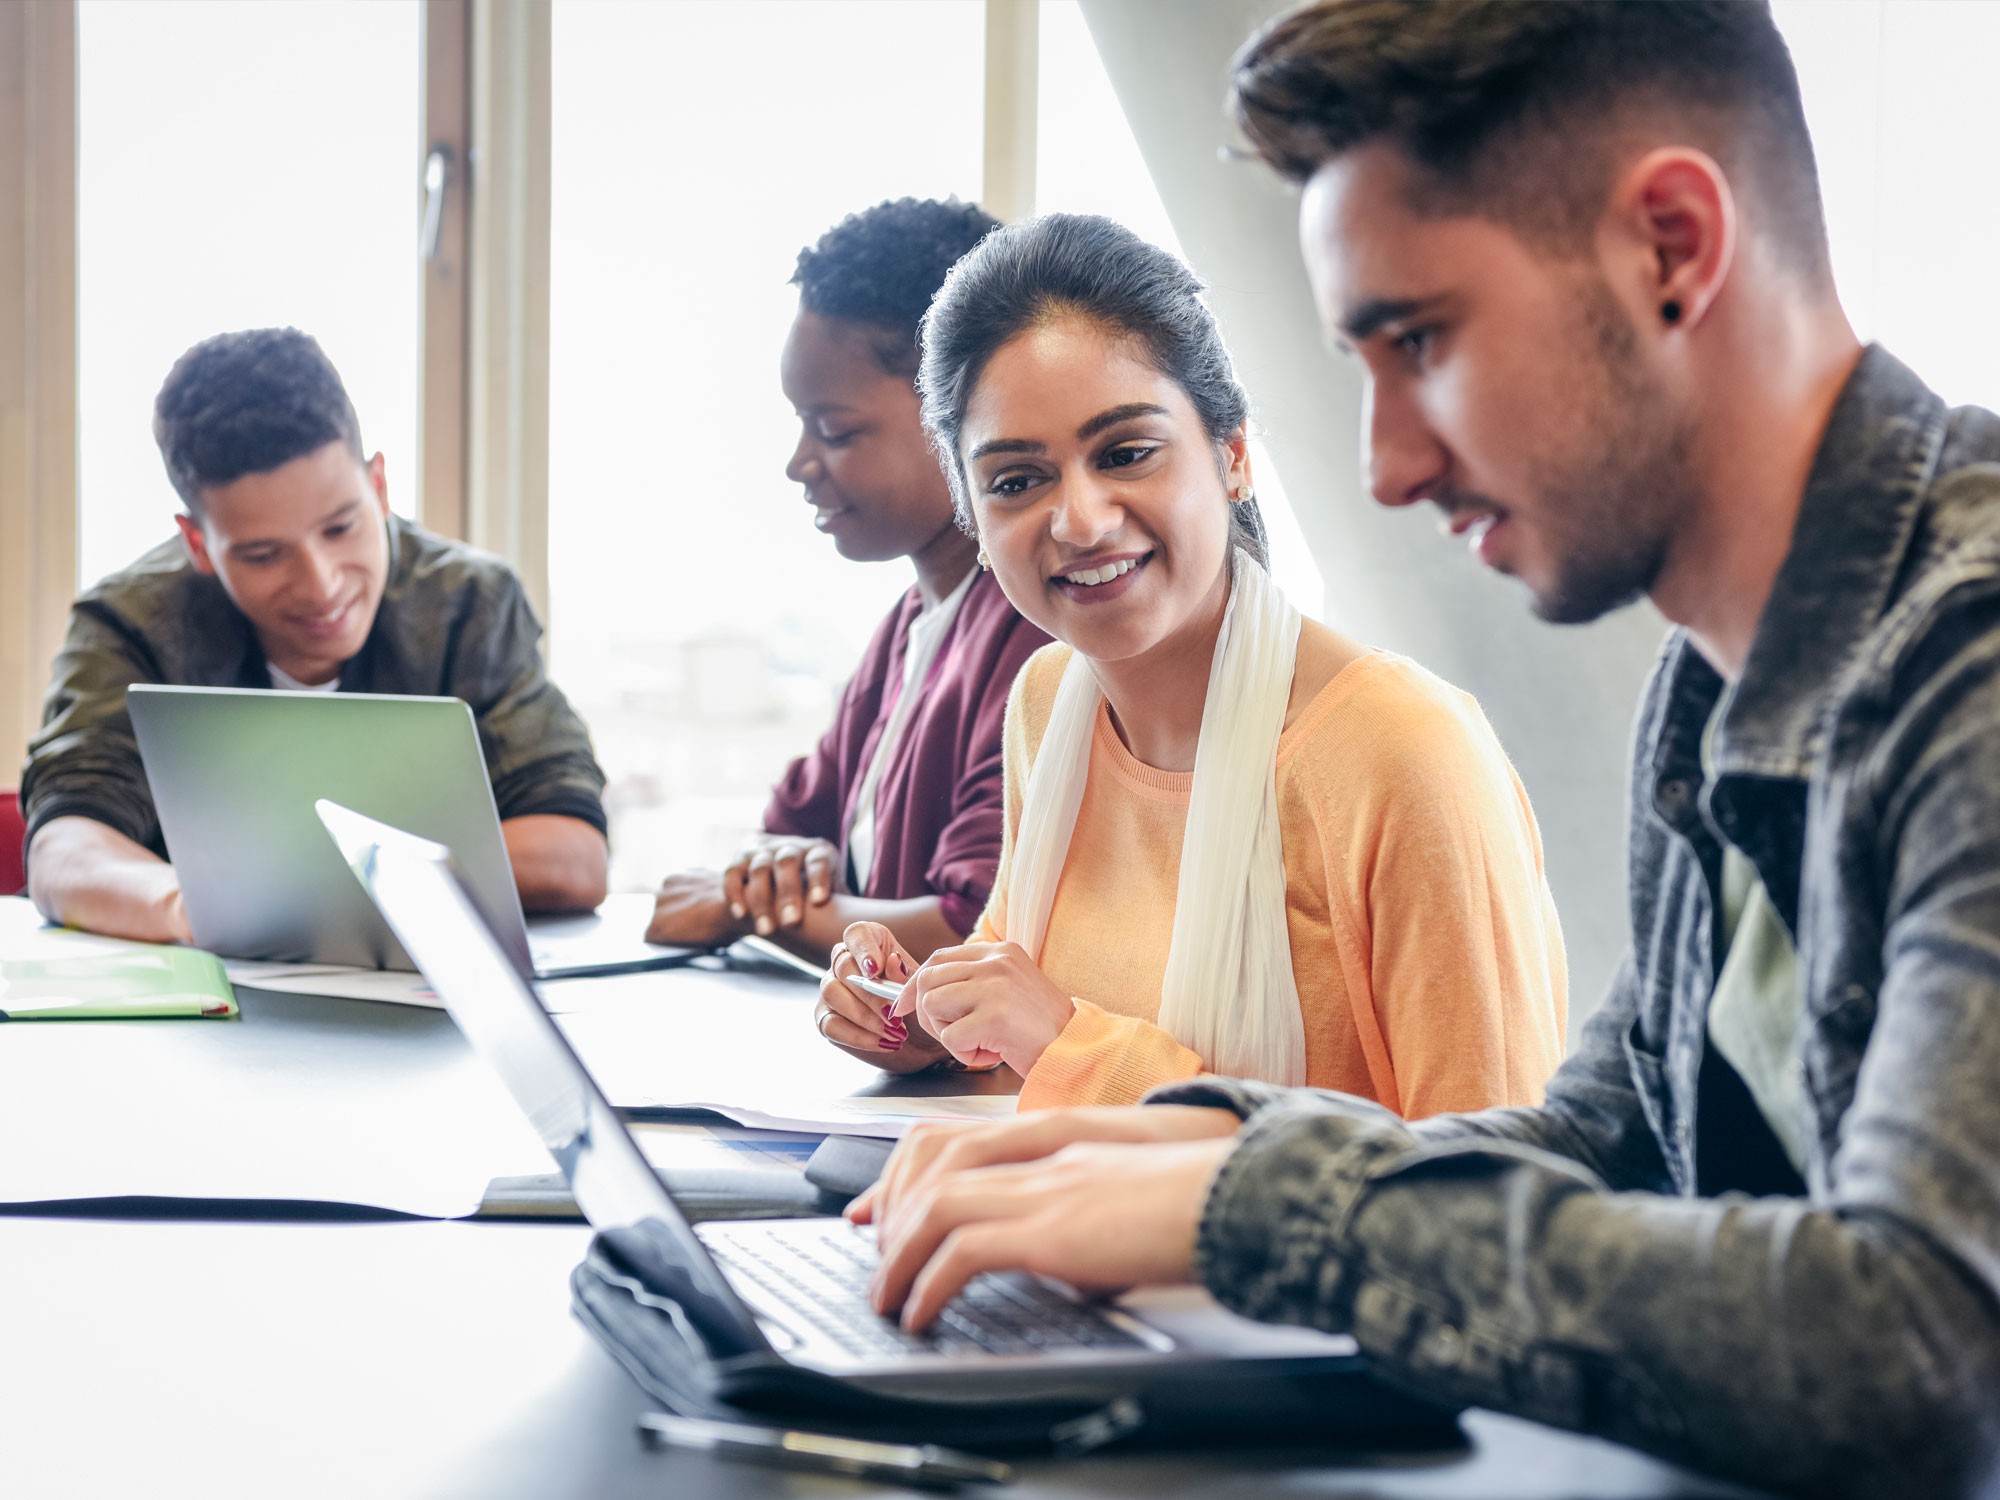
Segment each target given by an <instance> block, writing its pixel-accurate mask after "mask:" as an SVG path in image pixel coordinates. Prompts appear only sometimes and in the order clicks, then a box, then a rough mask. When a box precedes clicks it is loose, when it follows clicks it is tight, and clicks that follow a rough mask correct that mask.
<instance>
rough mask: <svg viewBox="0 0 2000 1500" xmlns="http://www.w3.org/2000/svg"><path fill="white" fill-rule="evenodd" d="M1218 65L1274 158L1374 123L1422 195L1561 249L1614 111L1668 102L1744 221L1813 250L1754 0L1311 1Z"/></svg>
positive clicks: (1788, 114)
mask: <svg viewBox="0 0 2000 1500" xmlns="http://www.w3.org/2000/svg"><path fill="white" fill-rule="evenodd" d="M1232 72H1233V74H1234V83H1233V88H1232V91H1231V94H1232V98H1231V102H1232V105H1233V107H1234V110H1235V114H1236V119H1237V122H1238V124H1239V125H1240V126H1241V127H1242V129H1243V132H1244V134H1245V135H1246V136H1248V138H1249V140H1250V143H1251V146H1252V148H1253V149H1254V150H1255V151H1256V153H1257V154H1258V155H1259V156H1261V157H1262V158H1263V159H1264V160H1265V161H1266V162H1268V163H1269V164H1270V165H1271V166H1272V167H1273V168H1275V169H1276V170H1277V171H1278V172H1279V173H1280V174H1281V175H1282V176H1284V177H1287V178H1289V179H1291V180H1292V181H1294V182H1304V181H1306V180H1307V179H1309V178H1310V177H1311V176H1312V175H1313V173H1314V172H1316V171H1317V170H1318V169H1319V168H1320V167H1321V166H1322V165H1324V164H1325V163H1326V162H1327V161H1329V160H1331V159H1332V158H1334V157H1337V156H1340V155H1343V154H1344V153H1346V152H1348V151H1351V150H1354V149H1355V148H1356V147H1358V146H1361V145H1364V144H1366V143H1368V142H1370V141H1374V140H1378V139H1381V140H1387V141H1390V142H1392V143H1393V144H1394V145H1395V146H1396V147H1397V149H1398V150H1399V151H1401V153H1402V154H1403V155H1404V156H1405V157H1406V158H1407V160H1408V161H1409V162H1410V163H1411V164H1412V165H1413V166H1414V167H1415V168H1416V169H1417V173H1418V183H1417V197H1418V200H1419V201H1418V202H1417V204H1416V205H1415V206H1416V207H1418V208H1419V209H1420V210H1431V211H1441V212H1465V211H1483V212H1485V213H1487V214H1489V215H1490V216H1492V217H1494V218H1496V219H1498V220H1500V221H1501V222H1504V223H1507V224H1509V225H1510V226H1512V227H1514V228H1516V229H1518V230H1520V231H1521V232H1522V233H1523V234H1524V236H1525V237H1529V238H1532V239H1535V240H1538V241H1540V242H1542V243H1544V244H1552V245H1554V246H1556V247H1557V248H1563V249H1568V250H1575V249H1577V248H1578V247H1580V246H1581V245H1583V244H1585V243H1587V242H1588V240H1589V237H1590V234H1591V233H1592V231H1593V230H1594V229H1595V227H1596V224H1597V221H1598V219H1599V218H1600V216H1601V215H1602V212H1603V208H1604V197H1605V194H1606V193H1607V192H1608V191H1609V189H1610V185H1611V183H1610V176H1611V173H1612V171H1613V170H1615V167H1616V157H1615V155H1614V152H1615V148H1616V144H1617V131H1616V129H1615V126H1616V124H1617V122H1618V121H1619V120H1620V118H1621V117H1623V118H1631V119H1639V118H1644V117H1646V116H1650V117H1651V118H1654V119H1659V120H1669V121H1672V122H1673V123H1674V124H1675V125H1677V126H1680V127H1683V128H1687V129H1688V130H1689V131H1690V135H1689V138H1688V141H1687V144H1689V145H1693V146H1698V147H1700V148H1701V149H1702V150H1705V151H1707V152H1708V154H1709V155H1711V156H1713V157H1714V158H1715V159H1716V160H1717V161H1718V162H1719V163H1721V165H1722V167H1723V169H1724V170H1725V171H1727V172H1729V173H1730V174H1731V175H1732V176H1735V177H1737V178H1738V179H1739V180H1744V181H1747V182H1749V183H1751V184H1754V186H1755V187H1756V189H1757V195H1756V200H1755V201H1754V202H1747V203H1746V205H1745V217H1746V220H1748V221H1751V222H1756V221H1757V220H1759V219H1761V221H1762V223H1763V224H1764V226H1766V227H1767V228H1768V229H1769V230H1770V231H1772V232H1774V233H1775V234H1776V235H1777V236H1779V237H1780V239H1781V241H1782V242H1783V243H1784V244H1785V246H1786V249H1787V250H1788V252H1789V254H1790V257H1791V259H1792V261H1793V263H1794V264H1795V265H1798V266H1800V267H1801V268H1803V269H1806V270H1809V271H1819V272H1824V271H1825V270H1826V269H1827V264H1828V261H1827V249H1826V220H1825V215H1824V212H1823V210H1822V208H1821V204H1820V196H1819V173H1818V169H1817V167H1816V165H1815V163H1814V160H1813V148H1812V137H1811V135H1810V133H1809V132H1808V131H1807V129H1806V118H1805V106H1804V104H1803V103H1802V101H1801V100H1800V97H1799V80H1798V75H1797V73H1796V72H1795V71H1794V69H1793V67H1792V58H1791V53H1790V52H1789V51H1788V50H1787V48H1786V46H1785V41H1784V38H1783V37H1782V36H1780V35H1779V33H1778V28H1777V24H1776V23H1775V22H1774V21H1773V20H1772V18H1771V10H1770V6H1769V5H1768V4H1767V3H1766V0H1316V3H1314V4H1311V5H1307V6H1305V7H1303V8H1302V9H1299V10H1295V11H1292V12H1291V13H1290V14H1288V15H1284V16H1280V17H1279V18H1278V19H1277V20H1275V21H1273V22H1272V23H1271V24H1270V25H1268V26H1266V27H1265V28H1264V29H1263V30H1262V31H1261V32H1259V33H1258V34H1257V35H1256V36H1254V37H1252V38H1251V39H1250V40H1249V41H1248V42H1247V43H1245V44H1244V46H1243V48H1242V50H1241V51H1239V52H1238V53H1237V55H1236V59H1235V62H1234V63H1233V64H1232Z"/></svg>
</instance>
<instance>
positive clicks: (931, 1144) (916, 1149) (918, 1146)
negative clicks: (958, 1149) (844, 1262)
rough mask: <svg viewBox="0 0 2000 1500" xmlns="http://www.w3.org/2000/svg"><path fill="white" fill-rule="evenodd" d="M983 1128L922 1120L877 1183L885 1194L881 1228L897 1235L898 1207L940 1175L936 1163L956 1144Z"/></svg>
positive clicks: (960, 1123)
mask: <svg viewBox="0 0 2000 1500" xmlns="http://www.w3.org/2000/svg"><path fill="white" fill-rule="evenodd" d="M979 1128H980V1127H978V1126H976V1125H972V1124H967V1123H963V1122H959V1121H944V1120H922V1121H919V1122H918V1123H917V1124H915V1125H913V1126H912V1127H911V1128H910V1131H909V1133H908V1134H907V1135H905V1136H904V1137H903V1139H902V1140H901V1141H899V1142H897V1144H896V1149H895V1150H894V1151H893V1152H891V1153H890V1155H889V1163H888V1165H887V1166H886V1167H885V1168H883V1171H882V1176H881V1179H880V1181H879V1182H878V1183H877V1188H878V1189H879V1190H880V1194H881V1197H880V1208H881V1213H880V1216H879V1218H878V1221H877V1222H878V1227H879V1228H881V1229H882V1230H883V1231H884V1232H885V1233H888V1232H893V1229H894V1221H895V1215H896V1212H897V1210H898V1208H899V1207H900V1206H901V1205H902V1204H904V1203H906V1202H907V1201H908V1200H909V1197H910V1194H911V1193H913V1192H915V1191H917V1190H918V1189H920V1188H922V1187H923V1186H924V1184H926V1183H927V1182H929V1181H930V1180H931V1179H932V1178H934V1177H936V1176H937V1165H936V1164H937V1162H938V1160H939V1159H940V1158H941V1157H942V1156H944V1155H946V1154H947V1153H948V1152H949V1151H950V1149H951V1145H952V1142H953V1141H954V1140H955V1139H957V1138H958V1137H960V1136H964V1135H971V1134H973V1133H975V1132H976V1131H977V1130H978V1129H979Z"/></svg>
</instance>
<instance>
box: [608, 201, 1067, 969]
mask: <svg viewBox="0 0 2000 1500" xmlns="http://www.w3.org/2000/svg"><path fill="white" fill-rule="evenodd" d="M996 223H997V221H996V220H995V219H993V218H992V217H991V216H990V215H988V214H985V213H983V212H981V211H980V210H979V209H978V208H976V207H973V206H971V205H969V204H963V203H956V202H951V203H940V202H936V201H934V200H919V199H914V198H903V199H899V200H897V201H895V202H892V203H882V204H878V205H877V206H875V207H874V208H871V209H868V210H866V211H864V212H862V213H858V214H854V215H852V216H850V217H849V218H847V219H845V220H843V221H842V222H841V223H840V224H838V225H837V226H835V227H834V228H833V229H831V230H829V231H828V232H827V234H826V235H825V236H824V237H823V238H822V239H821V240H820V242H819V243H818V244H817V245H815V246H813V247H812V248H811V249H808V250H804V251H801V252H800V254H799V265H798V271H797V273H796V274H795V275H794V276H793V278H792V280H793V282H794V283H795V284H796V285H797V286H798V288H799V313H798V317H797V318H796V319H795V320H794V321H793V324H792V329H791V333H790V336H789V337H788V338H787V339H786V341H785V351H784V356H783V359H782V362H781V365H780V372H781V378H782V381H783V384H784V388H785V395H786V396H787V397H788V398H789V399H790V401H791V403H792V405H793V407H794V408H795V409H796V410H797V412H798V414H799V422H800V427H801V431H800V435H799V445H798V448H797V450H796V451H795V452H794V453H793V454H792V460H791V463H790V464H788V465H787V466H786V469H785V472H786V474H787V475H788V476H790V477H791V478H792V479H794V480H796V481H798V482H799V483H800V484H801V485H803V486H804V487H805V492H806V499H807V500H808V501H809V502H810V503H811V505H812V506H813V509H814V512H815V514H814V517H813V522H814V524H815V525H816V526H818V527H819V529H820V530H821V531H824V532H826V533H827V534H828V535H829V536H831V537H832V538H833V542H834V546H835V547H836V548H838V549H839V551H840V554H841V556H843V557H849V558H853V559H855V560H856V561H879V560H882V559H886V558H893V557H907V558H909V559H910V562H911V564H912V565H913V566H914V568H915V569H916V574H917V581H916V583H915V584H914V585H913V586H912V587H911V588H910V590H909V592H908V593H906V594H905V595H904V596H903V597H902V599H901V600H899V601H898V602H897V604H896V607H895V608H894V609H892V610H891V611H890V612H889V616H888V618H887V619H885V620H884V621H883V622H882V625H881V628H880V629H878V630H877V631H876V632H875V638H874V639H873V640H872V641H870V642H869V644H868V650H867V652H866V654H864V655H863V656H862V658H861V664H860V666H859V668H858V669H857V670H856V671H855V674H854V678H853V680H852V681H850V682H849V683H848V685H847V689H846V691H845V692H844V693H842V695H841V699H840V707H839V710H838V712H837V713H836V714H835V715H834V721H833V725H832V727H831V728H830V729H828V730H827V732H826V735H825V737H824V738H823V739H821V741H820V742H819V745H818V747H817V748H816V749H815V750H814V751H813V752H812V753H811V754H810V755H805V756H801V757H800V758H799V759H798V760H795V761H794V762H792V765H791V767H790V769H788V770H787V771H786V773H785V776H784V779H783V780H781V781H780V782H779V783H778V785H777V787H776V788H775V789H774V791H773V792H772V796H771V805H770V806H769V807H768V808H766V809H765V812H764V831H763V832H762V833H761V834H759V835H758V836H756V837H755V838H753V839H752V840H751V841H750V843H749V844H748V845H746V847H745V848H744V849H743V851H742V852H741V853H740V854H738V855H737V857H736V858H735V859H734V860H733V861H732V862H731V863H730V865H729V867H728V869H726V870H724V871H721V872H720V873H718V872H716V871H713V870H690V871H686V872H683V873H681V874H678V875H673V876H669V877H668V879H667V881H666V883H665V884H664V885H663V886H662V887H661V888H660V895H659V900H658V901H657V903H656V904H655V908H654V914H653V922H652V926H651V927H650V928H649V929H648V931H647V934H646V935H647V937H649V938H650V939H652V940H653V941H655V942H668V943H718V944H719V943H726V942H730V941H732V940H734V939H735V938H738V937H742V936H744V935H745V934H747V933H751V932H757V933H761V934H764V935H766V936H770V937H774V938H776V939H777V940H779V941H781V942H783V943H784V944H785V945H786V946H787V947H790V948H793V949H795V950H796V951H798V952H800V953H802V954H804V955H806V956H808V957H810V958H812V959H813V960H814V961H816V962H820V963H824V962H825V961H826V958H827V953H828V950H829V949H831V948H832V947H833V945H834V944H835V943H837V942H839V941H840V935H841V933H842V932H843V931H844V930H845V929H846V927H847V925H848V924H849V923H850V922H856V921H873V922H880V923H882V924H884V925H885V926H887V927H889V928H891V929H893V930H894V931H895V933H896V936H897V939H898V940H899V941H900V942H901V943H902V944H903V946H904V948H906V949H907V950H908V951H909V952H910V954H911V955H912V956H913V957H916V958H918V959H922V958H924V957H926V956H928V955H929V954H930V953H931V952H932V950H933V949H936V948H941V947H944V946H946V945H948V944H953V943H957V942H959V941H961V940H962V939H963V938H964V936H965V934H967V933H969V932H970V931H972V928H973V925H974V923H976V922H977V921H978V919H979V914H980V912H981V910H982V909H984V907H985V905H986V897H987V893H988V891H989V890H990V888H991V887H992V884H993V876H994V871H995V868H996V867H997V865H998V863H999V859H1000V837H1001V827H1000V824H1001V816H1002V812H1001V803H1002V783H1001V769H1000V726H1001V720H1002V718H1003V717H1004V715H1005V712H1006V707H1007V691H1008V689H1009V688H1010V687H1011V686H1012V685H1013V681H1014V677H1015V674H1016V673H1018V672H1019V671H1020V669H1021V664H1022V663H1023V662H1025V661H1026V660H1027V659H1028V658H1029V657H1030V656H1032V655H1033V654H1034V653H1035V651H1036V650H1037V649H1038V648H1039V647H1040V646H1042V645H1043V644H1045V643H1046V642H1047V640H1048V637H1047V636H1046V635H1044V634H1042V632H1041V631H1039V630H1037V629H1036V628H1035V627H1034V626H1032V625H1030V624H1029V623H1028V622H1027V621H1025V620H1023V619H1022V618H1021V617H1020V615H1019V614H1017V613H1015V610H1014V606H1013V605H1011V604H1009V603H1008V602H1007V598H1006V596H1005V595H1004V594H1002V593H1001V592H1000V588H999V586H998V585H997V584H996V583H995V582H994V581H993V578H992V575H991V574H988V573H985V572H982V571H981V570H980V569H979V567H978V565H977V562H976V557H977V551H978V549H977V547H976V546H975V544H974V543H973V541H972V539H971V538H970V537H968V536H967V535H966V534H965V533H964V532H962V531H960V530H959V529H958V525H957V523H956V521H955V520H954V518H953V515H952V506H951V489H950V486H949V485H948V484H947V482H946V480H945V477H944V474H943V472H942V471H941V470H940V469H939V467H938V463H937V458H936V455H935V454H934V453H932V451H931V448H930V445H929V442H928V441H927V440H926V438H925V436H924V431H923V426H922V423H921V421H920V420H919V414H918V408H917V395H916V387H915V380H916V373H917V356H918V351H917V325H918V322H919V321H920V320H921V319H922V317H923V314H924V310H925V309H926V308H927V307H929V306H930V300H931V295H932V294H933V293H934V292H936V290H937V289H938V287H939V285H940V284H942V282H943V281H944V276H945V272H946V271H948V270H950V269H951V266H952V264H953V262H955V261H956V260H957V259H958V258H959V257H960V256H961V255H963V254H964V253H965V252H966V251H967V250H970V249H971V248H972V247H973V246H974V245H975V244H977V243H978V241H979V240H980V238H981V237H982V236H984V235H985V234H986V232H987V231H988V230H990V229H992V228H994V227H995V225H996Z"/></svg>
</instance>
